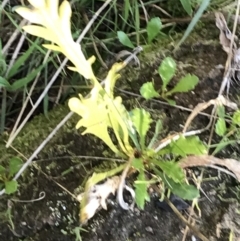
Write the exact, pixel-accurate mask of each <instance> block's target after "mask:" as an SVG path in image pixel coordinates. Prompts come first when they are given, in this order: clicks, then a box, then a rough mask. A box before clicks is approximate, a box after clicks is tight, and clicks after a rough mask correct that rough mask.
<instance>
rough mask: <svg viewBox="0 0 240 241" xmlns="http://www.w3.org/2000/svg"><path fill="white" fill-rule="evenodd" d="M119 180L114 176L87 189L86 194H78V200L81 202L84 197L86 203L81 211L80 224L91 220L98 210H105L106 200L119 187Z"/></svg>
mask: <svg viewBox="0 0 240 241" xmlns="http://www.w3.org/2000/svg"><path fill="white" fill-rule="evenodd" d="M119 181H120V178H119V177H118V176H114V177H112V178H109V179H108V180H107V181H106V182H104V183H103V184H97V185H94V186H93V187H91V188H89V190H88V192H87V193H84V194H80V195H79V196H78V200H79V201H81V200H82V199H83V196H84V195H86V198H87V203H86V205H85V206H84V207H83V208H82V210H81V215H80V217H81V222H82V223H85V222H86V221H87V220H89V219H90V218H92V217H93V216H94V215H95V213H96V212H97V210H98V209H100V208H103V209H105V210H107V204H106V200H107V198H108V196H109V195H110V194H111V193H112V194H115V192H116V190H117V189H118V186H119Z"/></svg>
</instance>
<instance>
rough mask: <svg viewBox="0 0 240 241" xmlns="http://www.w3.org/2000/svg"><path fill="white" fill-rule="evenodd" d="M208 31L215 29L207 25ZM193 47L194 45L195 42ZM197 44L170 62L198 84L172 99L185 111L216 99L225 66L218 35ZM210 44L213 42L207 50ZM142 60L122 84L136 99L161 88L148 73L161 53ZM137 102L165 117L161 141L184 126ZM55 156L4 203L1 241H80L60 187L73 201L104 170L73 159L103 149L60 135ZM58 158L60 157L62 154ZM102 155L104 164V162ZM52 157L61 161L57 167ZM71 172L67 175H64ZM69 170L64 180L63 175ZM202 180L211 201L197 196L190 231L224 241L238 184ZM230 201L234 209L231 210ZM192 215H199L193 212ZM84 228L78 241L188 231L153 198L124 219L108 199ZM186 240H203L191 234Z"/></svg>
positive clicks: (167, 238) (235, 220)
mask: <svg viewBox="0 0 240 241" xmlns="http://www.w3.org/2000/svg"><path fill="white" fill-rule="evenodd" d="M211 27H212V28H214V27H213V26H212V25H211ZM211 27H210V29H211ZM193 39H194V42H192V40H193ZM201 39H202V37H201V38H200V37H199V36H198V37H197V36H194V37H192V38H191V40H190V41H188V42H187V43H185V44H184V45H183V46H182V47H181V48H180V50H179V51H177V53H175V56H173V57H174V58H175V60H176V61H177V66H178V68H179V75H180V76H182V75H183V74H184V73H188V72H189V73H191V74H195V75H197V76H198V77H199V79H200V82H199V84H198V86H197V87H196V89H195V90H194V91H192V92H189V93H186V94H178V95H176V96H175V100H176V102H177V104H178V105H182V106H184V107H188V108H193V107H194V106H195V105H197V104H198V103H200V102H203V101H208V100H210V99H214V98H216V97H217V95H218V90H219V87H220V85H221V80H222V76H223V70H219V69H218V68H216V66H218V65H220V64H222V65H223V66H224V64H225V60H226V55H225V53H224V52H223V51H222V49H221V46H220V45H219V44H218V43H217V42H218V33H217V32H216V31H215V34H214V33H213V34H211V35H210V34H207V35H206V36H204V38H203V39H204V40H201ZM209 39H211V40H213V41H211V42H209V41H208V40H209ZM215 41H216V42H215ZM146 55H147V56H148V57H147V58H149V60H148V61H146V60H145V61H146V62H145V63H144V64H143V65H144V67H143V68H142V69H141V70H138V71H141V72H138V74H136V76H139V77H138V78H137V77H136V78H135V79H133V80H131V83H130V84H129V83H128V84H126V86H127V87H124V89H125V90H126V89H127V90H130V91H132V90H134V91H135V93H138V89H139V86H141V84H142V83H144V82H146V81H150V80H151V79H152V78H154V80H155V83H156V84H160V79H159V77H158V76H157V75H153V73H154V71H155V70H156V69H157V67H158V65H159V63H160V62H161V59H163V56H164V55H166V52H164V50H163V51H160V50H158V51H155V52H154V53H153V52H151V53H149V54H146ZM151 55H152V56H154V58H153V59H150V57H149V56H151ZM131 71H132V70H131ZM135 71H136V70H135ZM126 72H127V71H126ZM177 77H178V76H177ZM177 77H176V80H177ZM120 88H121V86H120ZM120 93H122V92H120ZM122 95H123V99H124V100H125V101H126V102H127V104H129V103H130V102H131V103H132V102H134V103H137V102H135V101H136V100H134V99H133V97H131V96H126V95H125V94H122ZM238 95H239V91H237V90H235V89H234V88H232V89H231V92H230V99H231V100H233V101H237V99H238V98H237V96H238ZM129 98H130V99H129ZM138 101H140V103H141V105H142V106H144V107H146V108H148V109H149V110H150V111H151V113H154V117H155V118H157V116H159V117H161V116H163V115H164V116H165V119H164V129H165V132H166V133H165V134H168V133H171V132H176V131H179V130H181V125H184V123H185V121H186V118H187V116H188V115H189V113H188V112H186V111H183V110H180V109H177V108H175V107H169V106H165V105H161V104H160V103H158V102H154V101H151V102H146V101H143V100H142V99H139V100H138ZM238 104H239V102H238ZM129 105H130V104H129ZM207 123H208V118H207V117H205V116H199V117H198V118H196V120H195V121H194V124H193V125H192V128H193V129H195V128H201V127H204V126H206V124H207ZM208 135H209V133H204V135H202V136H201V138H202V140H204V141H207V138H208ZM52 148H53V149H55V150H56V153H54V154H53V153H52V152H51V153H50V154H44V155H45V156H44V157H43V156H41V158H45V159H46V160H36V161H35V162H34V165H32V166H31V168H30V169H29V170H28V171H27V172H26V173H25V175H24V176H23V177H22V178H21V180H20V188H19V191H18V192H17V193H16V194H15V195H13V196H11V197H7V196H3V197H1V203H0V211H1V213H0V240H2V241H13V240H24V241H30V240H32V241H43V240H44V241H50V240H52V241H70V240H80V239H79V236H78V234H79V233H78V231H79V227H80V226H79V217H78V215H79V203H77V202H76V201H74V199H73V198H72V197H71V196H70V195H69V194H68V193H67V192H66V191H64V190H63V189H62V188H61V187H60V186H59V185H62V186H63V187H64V188H65V189H66V190H68V191H69V192H71V193H75V192H76V189H77V188H78V187H79V186H80V185H81V184H82V183H83V182H84V181H85V180H86V178H87V177H88V176H89V175H91V173H92V172H93V170H95V171H96V170H97V169H96V168H100V169H101V168H103V164H102V162H101V161H100V160H97V161H96V160H94V159H93V160H89V159H86V160H83V159H81V158H78V157H77V156H78V155H88V156H103V153H104V151H105V146H104V145H103V144H102V143H101V142H96V141H95V140H94V139H91V138H90V137H89V136H81V135H79V134H76V132H75V131H74V130H73V131H72V133H71V134H66V135H65V137H64V138H63V140H61V143H60V141H59V143H58V142H57V141H56V144H55V145H54V146H52ZM59 150H61V151H60V154H59ZM239 152H240V151H239V149H238V148H234V149H233V148H228V149H227V150H226V151H225V156H226V157H231V155H233V154H234V155H237V156H238V157H239V154H240V153H239ZM106 155H108V156H109V154H106ZM65 156H68V158H65ZM222 156H224V153H223V154H222ZM57 157H58V158H59V159H54V158H57ZM70 167H72V169H70V170H69V168H70ZM66 170H69V172H68V173H67V172H66V173H65V175H63V173H64V172H65V171H66ZM194 171H195V173H196V174H197V173H199V169H195V170H194ZM44 173H45V174H44ZM204 178H209V181H205V182H203V184H202V189H203V191H204V192H205V194H206V196H207V197H208V198H206V196H205V195H204V194H203V193H201V198H200V201H199V206H200V209H201V211H202V213H201V214H202V215H201V217H199V216H196V217H195V218H196V221H195V226H196V228H198V229H199V231H200V232H201V233H203V234H204V235H205V236H206V237H207V238H208V239H209V240H218V241H226V240H228V239H229V233H230V229H229V228H230V226H231V225H232V227H234V230H239V224H240V222H239V214H237V211H236V210H237V208H239V207H238V204H237V202H236V199H237V196H238V192H237V190H238V186H237V183H236V181H235V180H233V179H232V178H230V177H228V176H226V175H225V174H221V173H218V172H217V171H213V170H206V171H205V172H204ZM41 192H44V193H45V197H44V198H43V199H41V200H39V201H35V202H28V203H27V202H19V201H20V200H33V199H37V198H38V197H39V194H40V193H41ZM234 192H235V193H234ZM236 192H237V193H236ZM230 198H232V199H234V200H235V202H234V201H232V202H230ZM223 199H224V201H223ZM18 200H19V201H18ZM7 210H8V211H7ZM234 210H235V211H234ZM195 211H196V214H197V210H195ZM182 214H183V215H184V216H185V218H188V211H187V210H185V211H182ZM229 220H230V221H229ZM231 222H232V223H231ZM82 228H84V229H86V230H87V232H85V231H83V230H81V231H80V232H81V238H82V240H83V241H85V240H86V241H100V240H101V241H105V240H111V241H130V240H131V241H144V240H148V241H181V240H182V237H183V231H184V228H185V224H184V223H183V222H182V221H181V220H180V219H179V218H178V217H177V216H176V214H175V213H174V212H169V211H166V210H162V209H160V208H158V207H157V206H156V200H154V198H153V199H152V200H151V202H149V203H147V204H146V207H145V209H144V210H139V209H138V208H135V209H134V210H133V211H124V210H122V209H121V208H120V207H119V206H118V204H117V203H116V202H115V198H114V197H112V198H111V199H110V200H109V203H108V210H107V211H105V210H101V211H100V212H99V213H98V214H97V215H95V216H94V217H93V218H92V219H91V220H90V221H89V222H88V224H87V225H86V226H83V227H82ZM221 228H222V231H221V232H220V234H219V237H218V236H217V233H218V232H219V230H220V229H221ZM235 234H236V235H239V232H238V233H237V232H235ZM194 237H195V238H196V239H194ZM236 238H238V239H236V240H239V239H240V236H238V237H236ZM186 240H189V241H190V240H200V239H198V237H197V235H196V234H193V233H192V232H191V231H190V232H189V235H188V237H187V239H186Z"/></svg>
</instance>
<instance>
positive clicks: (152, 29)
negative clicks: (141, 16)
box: [117, 17, 162, 48]
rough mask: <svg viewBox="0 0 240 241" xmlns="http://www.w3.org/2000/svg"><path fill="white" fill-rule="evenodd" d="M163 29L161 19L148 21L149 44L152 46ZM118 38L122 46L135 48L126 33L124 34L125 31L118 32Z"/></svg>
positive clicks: (156, 18)
mask: <svg viewBox="0 0 240 241" xmlns="http://www.w3.org/2000/svg"><path fill="white" fill-rule="evenodd" d="M161 28H162V23H161V20H160V18H159V17H155V18H152V19H150V21H148V23H147V27H146V32H147V36H148V38H147V39H148V44H151V42H152V41H153V39H154V38H156V37H157V35H158V34H159V33H160V30H161ZM117 36H118V39H119V41H120V43H121V44H123V45H124V46H126V47H129V48H134V45H133V43H132V42H131V40H130V39H129V37H128V35H127V34H126V33H124V32H123V31H118V32H117Z"/></svg>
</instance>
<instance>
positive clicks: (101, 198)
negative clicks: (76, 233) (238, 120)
mask: <svg viewBox="0 0 240 241" xmlns="http://www.w3.org/2000/svg"><path fill="white" fill-rule="evenodd" d="M219 99H221V101H219ZM219 103H220V104H223V103H225V104H226V105H229V104H230V106H234V107H235V105H234V103H231V102H229V101H228V100H227V99H225V98H223V97H219V98H218V99H216V100H212V101H209V102H207V103H205V104H203V105H205V106H208V105H214V106H215V105H217V104H218V105H219ZM204 108H205V107H203V106H200V108H197V110H196V112H193V116H196V115H197V114H198V112H199V109H200V111H202V110H203V109H204ZM184 133H185V134H186V133H188V132H185V131H184ZM184 133H183V135H184ZM195 133H199V131H196V132H195ZM181 135H182V133H180V134H177V135H174V137H173V138H172V139H171V137H170V138H169V139H168V140H166V142H163V145H165V146H166V145H168V143H170V142H171V141H172V140H174V138H179V137H180V136H181ZM189 135H190V134H189ZM186 136H187V134H186ZM169 140H170V142H169ZM193 158H194V157H193ZM203 159H204V160H203ZM206 160H207V161H206ZM211 160H212V157H207V156H204V157H203V158H199V160H198V163H197V164H198V166H199V165H200V166H201V165H204V166H205V165H207V164H211V165H212V164H213V163H212V162H211ZM217 162H218V160H215V162H214V164H216V163H217ZM219 162H220V163H221V161H220V160H219ZM183 163H185V166H187V165H188V164H186V163H187V162H186V160H185V162H183ZM233 163H234V164H235V161H234V162H233ZM231 165H232V162H231V161H230V162H229V166H228V164H226V166H227V167H229V169H230V170H232V168H231ZM235 175H237V174H236V173H235ZM110 181H111V179H109V180H107V181H106V183H110ZM100 185H103V184H100ZM107 186H108V184H106V187H107ZM93 188H96V189H98V188H100V187H99V186H95V187H93ZM101 188H102V186H101ZM108 188H110V189H109V190H110V191H108V190H106V193H114V192H115V189H116V187H114V188H113V187H112V186H111V185H109V187H107V189H108ZM111 188H112V189H111ZM94 198H96V197H94ZM97 198H98V201H97V202H100V204H101V206H102V207H104V208H106V205H105V198H107V195H104V196H103V197H100V199H99V196H98V197H97Z"/></svg>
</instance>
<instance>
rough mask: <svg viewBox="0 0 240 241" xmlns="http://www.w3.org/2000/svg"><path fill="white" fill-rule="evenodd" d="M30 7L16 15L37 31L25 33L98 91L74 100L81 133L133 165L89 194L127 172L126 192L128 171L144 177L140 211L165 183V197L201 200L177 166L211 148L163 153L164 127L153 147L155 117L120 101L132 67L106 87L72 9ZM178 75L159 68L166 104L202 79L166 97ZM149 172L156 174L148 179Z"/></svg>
mask: <svg viewBox="0 0 240 241" xmlns="http://www.w3.org/2000/svg"><path fill="white" fill-rule="evenodd" d="M29 2H30V3H31V4H32V5H33V7H34V8H33V9H30V8H27V7H19V8H17V9H16V11H17V13H19V14H20V15H21V16H23V17H24V18H26V19H27V20H29V21H31V22H32V23H33V24H37V25H29V26H25V27H24V30H25V31H26V32H28V33H30V34H32V35H35V36H37V37H41V38H44V39H46V40H48V41H51V44H44V45H43V46H44V47H46V48H48V49H51V50H54V51H58V52H61V53H63V54H64V55H65V56H67V57H68V59H69V60H70V61H71V62H72V63H73V65H74V66H73V67H69V69H70V70H72V71H76V72H78V73H79V74H81V75H83V76H84V77H85V78H86V79H89V80H90V81H91V82H92V86H93V87H92V90H91V91H90V93H89V94H88V96H87V97H83V96H82V95H81V94H79V98H77V97H73V98H71V99H70V100H69V108H70V109H71V111H73V112H75V113H77V114H78V115H79V116H81V119H80V120H79V122H78V123H77V125H76V128H77V129H79V128H82V127H83V128H85V130H84V132H83V133H82V134H93V135H95V136H97V137H98V138H100V139H101V140H102V141H104V142H105V144H106V145H107V146H108V147H109V148H110V149H111V150H112V151H113V152H114V153H115V154H116V155H118V156H121V157H122V158H125V159H128V162H127V164H124V165H122V166H119V167H118V168H115V169H113V170H110V171H108V172H105V173H99V174H94V175H93V177H91V178H90V179H89V180H88V182H87V185H86V187H85V191H86V193H87V192H88V191H89V190H90V188H91V187H92V186H93V185H95V184H96V183H98V182H99V181H101V180H103V179H105V178H107V177H109V176H113V175H115V174H116V173H117V172H119V171H121V170H123V169H124V171H123V175H122V177H123V178H122V179H121V183H120V186H121V184H122V183H123V182H124V179H125V177H126V174H127V172H128V170H129V169H130V168H133V170H134V171H135V172H138V177H137V180H136V181H135V183H134V186H135V188H136V203H137V205H138V206H139V207H140V208H144V203H145V201H148V200H149V195H148V192H147V188H148V185H149V184H150V183H161V184H162V185H161V189H162V190H161V191H162V192H161V193H164V190H165V189H168V190H170V191H171V192H173V193H175V194H177V195H179V196H180V197H182V198H184V199H194V198H196V197H198V195H199V193H198V190H197V189H196V188H195V187H193V186H191V185H189V184H187V183H186V180H185V174H184V171H183V170H182V168H181V167H180V166H179V165H178V163H177V160H178V158H179V157H183V156H186V155H189V154H195V155H197V154H205V153H207V148H206V146H205V145H204V144H203V143H202V142H201V141H200V140H199V139H198V137H189V138H185V137H184V136H181V135H178V137H177V138H175V141H170V143H169V145H165V146H163V147H159V144H158V141H157V140H158V136H159V133H160V132H161V128H160V126H161V123H160V121H158V122H157V124H156V126H155V135H154V136H153V138H152V139H151V141H150V142H149V143H147V133H148V131H149V129H150V126H151V124H152V123H153V120H152V119H151V116H150V114H149V113H148V112H147V111H146V110H144V109H140V108H135V109H133V110H131V111H127V109H126V108H125V106H124V104H123V103H122V99H121V97H120V96H114V87H115V84H116V81H117V80H118V79H119V77H120V75H119V74H118V72H119V71H120V70H121V69H122V68H123V67H125V65H126V63H125V62H123V63H116V64H114V65H113V66H112V68H111V70H110V71H109V72H108V75H107V77H106V79H105V80H104V86H102V85H101V84H100V83H99V82H98V80H97V78H96V76H95V74H94V72H93V70H92V66H91V65H92V64H93V63H94V61H95V57H94V56H92V57H91V58H89V59H88V60H87V59H86V58H85V56H84V54H83V52H82V50H81V46H80V45H79V44H77V43H76V42H74V41H73V38H72V35H71V30H70V17H71V8H70V4H69V2H68V1H63V2H62V4H61V5H60V7H58V2H57V1H52V0H46V1H45V0H41V1H37V2H36V1H29ZM154 21H155V20H154ZM154 21H153V22H154ZM157 21H158V20H157ZM153 37H154V35H153V34H152V35H150V37H149V41H151V40H152V38H153ZM175 70H176V65H175V62H174V61H173V60H172V59H170V58H166V59H165V60H164V61H163V63H162V64H161V66H160V67H159V74H160V76H161V77H162V80H163V87H162V95H163V97H164V98H167V97H168V96H169V95H171V94H173V93H176V92H186V91H188V90H190V89H192V88H193V87H194V86H195V84H196V83H197V77H196V76H194V77H191V76H190V77H189V76H187V77H185V78H183V79H181V80H180V82H179V83H178V84H177V85H176V86H175V87H174V88H173V89H172V90H170V91H166V87H167V84H168V83H169V81H170V80H171V79H172V77H173V75H174V74H175ZM145 86H146V85H145ZM144 88H145V87H143V88H142V89H141V90H143V89H144ZM109 130H112V133H114V136H113V135H112V134H110V133H109ZM113 140H114V141H113ZM169 153H171V154H172V159H171V160H169V161H166V160H165V159H166V158H165V155H166V154H169ZM148 172H149V173H152V174H151V175H150V176H147V173H148ZM119 190H120V187H119ZM121 191H122V190H120V191H118V192H119V193H120V194H119V193H118V194H119V195H118V196H121ZM82 203H83V204H82V210H84V205H85V204H86V202H85V201H83V202H82ZM82 210H81V212H82Z"/></svg>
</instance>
